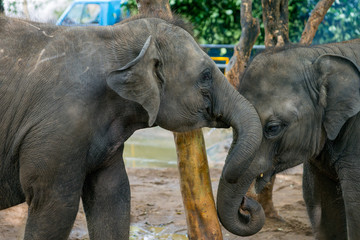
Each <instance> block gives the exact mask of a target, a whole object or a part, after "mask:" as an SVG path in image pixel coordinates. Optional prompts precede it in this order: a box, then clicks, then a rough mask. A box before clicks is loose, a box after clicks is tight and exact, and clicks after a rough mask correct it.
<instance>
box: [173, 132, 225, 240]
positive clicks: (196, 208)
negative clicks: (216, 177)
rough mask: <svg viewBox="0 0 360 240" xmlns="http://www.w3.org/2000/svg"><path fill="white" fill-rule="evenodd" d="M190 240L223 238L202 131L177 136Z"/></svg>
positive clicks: (182, 189) (182, 190)
mask: <svg viewBox="0 0 360 240" xmlns="http://www.w3.org/2000/svg"><path fill="white" fill-rule="evenodd" d="M174 138H175V143H176V150H177V156H178V167H179V172H180V187H181V194H182V198H183V203H184V207H185V214H186V222H187V225H188V236H189V239H194V240H197V239H199V240H200V239H204V240H206V239H214V240H217V239H222V233H221V227H220V224H219V221H218V218H217V211H216V208H215V201H214V198H213V193H212V189H211V181H210V175H209V166H208V162H207V157H206V150H205V143H204V137H203V134H202V131H201V129H198V130H194V131H191V132H187V133H174Z"/></svg>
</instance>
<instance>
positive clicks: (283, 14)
mask: <svg viewBox="0 0 360 240" xmlns="http://www.w3.org/2000/svg"><path fill="white" fill-rule="evenodd" d="M261 5H262V9H263V21H264V28H265V47H281V46H283V45H285V44H287V43H289V42H290V40H289V8H288V0H262V1H261Z"/></svg>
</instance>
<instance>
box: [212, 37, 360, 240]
mask: <svg viewBox="0 0 360 240" xmlns="http://www.w3.org/2000/svg"><path fill="white" fill-rule="evenodd" d="M359 66H360V40H354V41H351V42H344V43H339V44H328V45H319V46H312V47H293V48H288V49H283V50H270V51H267V52H265V53H263V54H260V55H258V56H256V57H255V58H254V60H253V61H252V62H251V63H250V65H249V67H248V69H247V71H246V72H245V73H244V76H243V79H242V81H241V83H240V87H239V92H240V94H242V95H243V96H244V97H245V98H247V99H248V100H249V101H250V103H252V104H253V105H254V107H255V109H256V110H257V112H258V114H259V117H260V120H261V124H262V127H263V140H262V143H261V145H260V149H259V151H258V152H257V153H256V156H255V157H254V159H253V160H252V162H251V165H250V167H248V168H247V169H242V172H245V173H244V174H243V175H242V176H241V177H240V178H239V179H237V180H236V181H237V182H240V183H241V184H238V186H237V188H233V189H227V188H224V187H222V185H225V184H227V182H228V181H234V179H232V178H230V179H228V181H227V179H226V178H225V179H224V180H223V182H222V183H221V184H220V187H219V192H221V195H220V196H218V206H219V212H220V218H226V217H228V216H229V215H230V213H231V212H232V213H233V216H234V218H236V216H237V215H238V211H237V209H238V207H239V204H240V202H241V201H242V200H241V199H242V196H243V194H244V193H246V191H247V189H248V188H249V185H250V183H251V182H252V181H253V180H254V179H256V188H257V191H260V190H261V189H262V188H263V186H264V185H265V183H266V182H268V181H269V180H270V178H271V176H272V175H274V174H275V173H278V172H281V171H283V170H285V169H288V168H291V167H293V166H296V165H298V164H300V163H304V164H305V169H304V183H303V186H304V187H303V192H304V198H305V201H306V205H307V210H308V213H309V216H310V219H311V223H312V226H313V230H314V233H315V236H316V238H317V239H328V240H330V239H350V240H356V239H360V228H359V222H360V113H359V111H360V94H359V89H360V71H359V70H360V68H359ZM261 173H264V175H263V177H260V176H261ZM231 198H233V201H229V200H228V199H231ZM236 199H237V201H236ZM225 201H226V202H225ZM224 202H225V203H226V204H227V205H226V204H224ZM231 202H233V204H232V205H231ZM255 204H256V203H255ZM222 215H223V217H222ZM229 224H230V223H229ZM245 225H246V223H245Z"/></svg>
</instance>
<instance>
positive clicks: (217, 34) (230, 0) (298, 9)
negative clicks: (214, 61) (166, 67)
mask: <svg viewBox="0 0 360 240" xmlns="http://www.w3.org/2000/svg"><path fill="white" fill-rule="evenodd" d="M317 2H318V1H317V0H305V1H304V0H289V37H290V40H291V41H292V42H298V41H299V40H300V37H301V33H302V31H303V29H304V26H305V24H306V21H307V19H308V18H309V16H310V13H311V11H312V9H314V7H315V5H316V3H317ZM129 3H130V4H129V6H130V9H132V11H134V10H135V9H136V2H135V0H130V1H129ZM240 4H241V0H222V1H217V0H170V6H171V8H172V10H173V11H174V12H175V13H177V14H179V15H181V16H183V17H184V18H186V19H187V20H188V21H189V22H191V23H192V24H193V25H194V33H195V37H197V39H198V40H199V42H200V43H213V44H218V43H221V44H235V43H237V42H238V41H239V38H240V34H241V26H240ZM253 16H254V17H256V18H258V19H260V28H261V34H260V36H259V37H258V39H257V42H256V44H263V43H264V24H263V22H262V9H261V1H260V0H254V1H253ZM359 37H360V0H342V1H340V0H336V1H335V2H334V4H333V6H332V7H331V8H330V9H329V11H328V13H327V15H326V16H325V19H324V21H323V23H322V24H321V25H320V26H319V30H318V32H317V34H316V36H315V39H314V43H325V42H339V41H343V40H349V39H353V38H359Z"/></svg>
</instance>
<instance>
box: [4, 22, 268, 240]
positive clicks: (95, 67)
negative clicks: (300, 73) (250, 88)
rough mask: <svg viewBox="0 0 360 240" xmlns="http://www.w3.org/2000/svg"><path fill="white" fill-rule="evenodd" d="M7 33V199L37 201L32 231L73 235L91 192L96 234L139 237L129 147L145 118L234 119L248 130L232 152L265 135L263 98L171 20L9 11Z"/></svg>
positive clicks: (186, 124)
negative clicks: (60, 19)
mask: <svg viewBox="0 0 360 240" xmlns="http://www.w3.org/2000/svg"><path fill="white" fill-rule="evenodd" d="M0 36H1V37H0V154H1V155H0V209H4V208H8V207H11V206H14V205H16V204H19V203H22V202H24V201H26V202H27V204H28V205H29V211H28V219H27V224H26V229H25V236H24V239H67V237H68V235H69V233H70V230H71V227H72V225H73V222H74V219H75V216H76V213H77V211H78V207H79V201H80V198H81V199H82V201H83V205H84V209H85V213H86V219H87V224H88V229H89V234H90V238H91V239H102V240H103V239H107V240H108V239H117V240H119V239H128V238H129V221H130V188H129V182H128V177H127V174H126V171H125V168H124V163H123V159H122V153H123V148H124V142H125V141H126V139H127V138H129V137H130V135H131V134H132V133H133V132H134V131H135V130H137V129H140V128H146V127H150V126H156V125H159V126H161V127H163V128H166V129H168V130H172V131H187V130H191V129H194V128H200V127H204V126H208V127H228V126H232V127H233V128H234V131H235V132H239V133H241V135H240V134H239V139H236V138H235V139H234V143H233V144H234V147H233V149H232V152H231V153H230V155H229V158H228V160H227V162H228V163H229V162H232V159H233V158H235V159H237V158H238V157H239V156H243V155H248V157H250V156H251V155H252V154H253V152H254V151H255V150H256V148H257V147H258V146H259V145H260V142H261V125H260V121H259V118H258V115H257V113H256V111H255V110H254V108H253V107H252V106H251V105H250V104H249V103H248V102H247V101H246V100H245V99H244V98H243V97H242V96H240V95H239V93H238V92H237V91H236V90H235V89H233V87H232V86H231V85H230V84H229V83H228V82H227V80H226V79H225V77H224V76H223V74H222V73H221V72H220V71H219V70H218V68H217V67H216V65H215V64H214V62H213V61H212V60H211V59H210V58H209V57H208V56H207V55H206V54H205V53H204V52H203V51H202V50H201V49H200V47H199V46H198V45H197V43H196V42H195V41H194V39H193V38H192V37H191V36H190V34H188V33H187V32H186V31H185V30H183V29H182V28H180V27H177V26H175V25H172V24H170V23H167V22H165V21H164V20H160V19H137V20H136V19H135V20H132V21H128V22H127V23H124V24H121V25H117V26H115V27H86V28H84V27H82V28H76V27H74V28H63V27H61V28H60V27H56V26H47V25H42V24H39V23H33V22H25V21H23V20H15V19H9V18H3V17H0ZM235 162H236V161H235ZM236 166H238V165H237V164H236Z"/></svg>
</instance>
